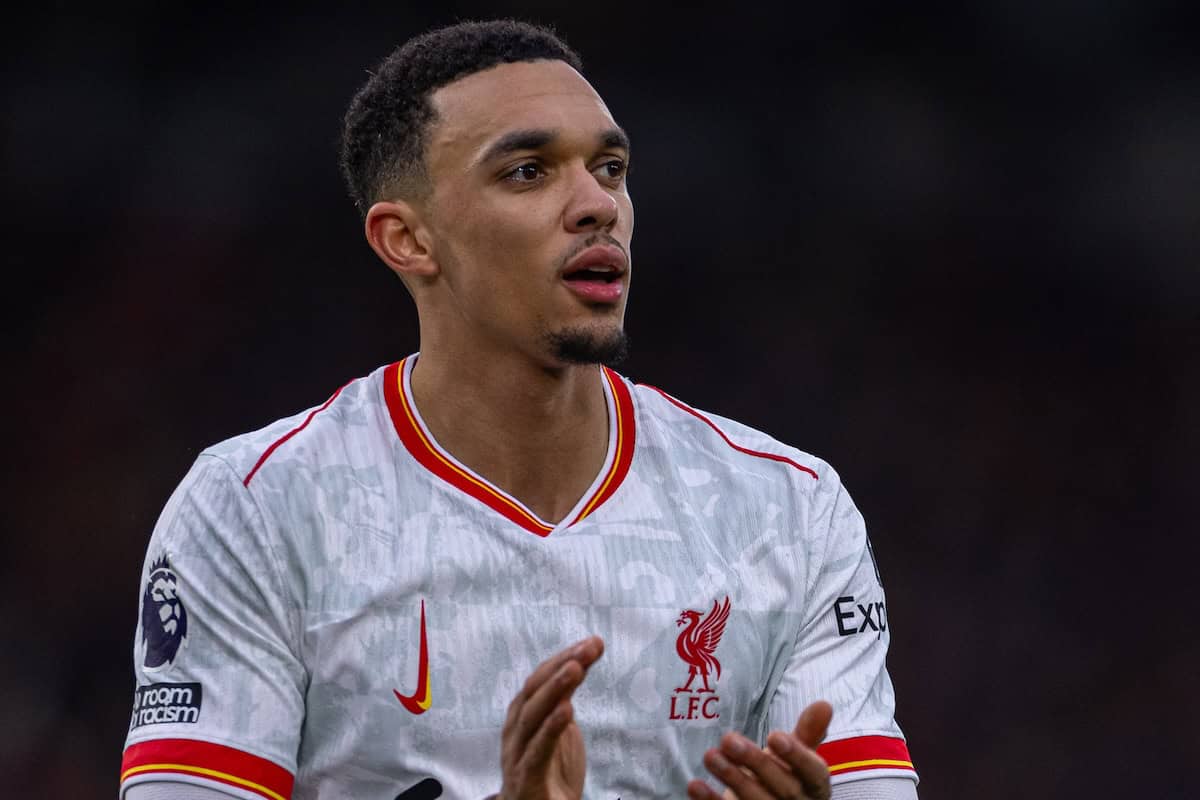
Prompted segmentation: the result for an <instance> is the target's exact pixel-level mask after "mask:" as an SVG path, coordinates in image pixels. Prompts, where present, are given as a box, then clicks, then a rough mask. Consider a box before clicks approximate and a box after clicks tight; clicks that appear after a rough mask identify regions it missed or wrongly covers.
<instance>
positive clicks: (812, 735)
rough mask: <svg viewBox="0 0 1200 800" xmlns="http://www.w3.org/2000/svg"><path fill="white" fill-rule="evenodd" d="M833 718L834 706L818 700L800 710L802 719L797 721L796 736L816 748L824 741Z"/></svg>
mask: <svg viewBox="0 0 1200 800" xmlns="http://www.w3.org/2000/svg"><path fill="white" fill-rule="evenodd" d="M832 719H833V706H831V705H829V703H826V702H825V701H824V700H818V701H817V702H815V703H813V704H812V705H810V706H809V707H808V708H806V709H804V710H803V711H801V712H800V719H799V720H797V721H796V730H795V735H796V738H797V739H799V740H800V741H802V742H804V744H806V745H807V746H809V747H811V748H813V749H814V750H815V749H816V747H817V745H819V744H820V743H821V742H822V741H824V739H825V730H826V729H827V728H828V727H829V722H830V720H832Z"/></svg>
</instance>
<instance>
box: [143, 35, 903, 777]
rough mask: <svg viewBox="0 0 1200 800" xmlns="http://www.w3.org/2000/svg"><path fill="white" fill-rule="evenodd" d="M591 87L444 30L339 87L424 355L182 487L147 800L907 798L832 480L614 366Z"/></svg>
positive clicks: (495, 43)
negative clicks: (350, 92)
mask: <svg viewBox="0 0 1200 800" xmlns="http://www.w3.org/2000/svg"><path fill="white" fill-rule="evenodd" d="M579 68H580V65H579V60H578V57H577V56H576V55H575V54H574V53H573V52H572V51H570V50H569V49H568V48H567V47H566V45H564V44H563V43H562V42H561V41H559V40H558V39H557V38H555V37H554V36H553V35H552V34H550V33H548V32H547V31H544V30H541V29H538V28H534V27H531V26H528V25H524V24H519V23H513V22H493V23H470V24H462V25H457V26H454V27H451V28H446V29H442V30H437V31H433V32H431V33H429V34H426V35H424V36H422V37H419V38H417V39H414V40H412V41H410V42H409V43H408V44H406V45H405V46H404V47H402V48H400V49H399V50H398V51H396V52H395V53H393V54H392V56H390V57H389V58H388V59H387V60H386V61H385V62H384V63H383V64H382V65H381V66H380V68H379V69H378V70H377V71H376V72H375V73H374V75H373V76H372V77H371V79H370V80H369V81H368V82H367V84H366V85H365V86H364V87H363V88H362V89H361V90H360V92H359V93H358V95H357V96H356V97H355V99H354V101H353V102H352V104H351V106H350V110H349V112H348V113H347V116H346V123H345V130H344V132H343V142H344V144H343V167H344V170H345V172H346V175H347V179H348V182H349V184H350V187H351V192H352V194H353V195H354V198H355V200H356V202H357V204H358V206H359V208H360V209H361V210H362V212H363V216H364V223H365V231H366V237H367V241H368V242H369V244H370V246H371V247H372V248H373V249H374V251H375V252H376V254H377V255H378V256H379V257H380V259H382V260H383V262H384V263H385V264H386V265H387V266H388V267H389V268H390V269H392V270H393V271H394V272H395V273H396V274H397V275H398V276H399V277H400V278H401V280H402V281H403V282H404V284H405V286H406V287H407V288H408V290H409V292H410V293H411V294H412V296H413V298H414V300H415V302H416V304H417V309H418V312H419V316H420V335H421V352H420V354H419V355H412V356H409V357H408V358H406V359H404V360H403V361H401V362H398V363H396V364H392V365H390V366H387V367H384V368H381V369H379V370H377V371H376V372H374V373H372V374H371V375H369V376H367V377H365V378H362V379H359V380H356V381H353V382H351V383H350V384H348V385H347V386H345V387H343V388H342V389H341V390H339V391H338V392H337V393H335V395H334V396H333V397H331V398H330V399H329V400H328V401H327V402H326V403H324V404H323V405H321V406H319V407H317V408H314V409H312V410H310V411H308V412H305V413H303V414H300V415H297V416H296V417H293V418H290V419H286V420H282V421H280V422H277V423H275V424H274V425H271V426H268V427H267V428H265V429H263V430H262V431H259V432H257V433H252V434H247V435H245V436H240V437H236V438H234V439H232V440H229V441H227V442H225V443H223V444H220V445H217V446H215V447H213V448H210V449H209V450H207V451H205V452H204V453H203V454H202V455H201V456H200V458H199V459H198V461H197V463H196V465H195V466H194V467H193V468H192V470H191V472H189V474H188V476H187V477H186V478H185V479H184V481H183V483H182V484H181V486H180V487H179V489H178V490H177V491H176V493H175V494H174V495H173V496H172V498H171V500H170V501H169V502H168V504H167V507H166V509H165V510H164V512H163V515H162V517H161V519H160V520H159V523H158V525H157V526H156V529H155V532H154V536H153V537H152V539H151V542H150V546H149V550H148V553H147V559H146V568H145V572H144V575H143V585H144V591H143V596H142V608H141V625H140V626H139V631H138V635H137V639H136V642H135V651H134V658H135V669H136V672H137V682H138V689H137V691H136V694H135V699H134V714H133V718H132V721H131V727H130V733H129V738H128V742H127V748H126V751H125V759H124V764H123V770H122V787H123V791H124V793H125V796H126V797H128V798H129V799H130V800H149V799H150V798H156V797H168V796H169V797H175V798H193V799H195V800H200V799H201V798H210V799H214V798H221V797H225V796H236V797H247V798H263V797H266V798H275V800H279V798H286V797H290V796H294V797H297V798H312V797H354V798H387V799H388V800H391V798H410V799H414V800H415V799H416V798H433V797H437V796H440V795H442V794H444V795H446V796H448V797H455V798H460V797H461V798H481V797H484V796H485V795H491V794H497V793H498V795H499V796H500V797H501V798H504V799H505V800H516V799H517V798H531V799H536V800H542V799H543V798H545V799H546V800H550V799H551V798H554V799H555V800H558V799H559V798H578V797H581V796H585V795H586V796H587V797H596V798H606V799H615V798H618V797H625V798H644V797H682V796H683V795H684V794H685V793H686V794H687V795H688V796H690V797H692V798H695V800H706V799H708V798H716V797H719V796H720V795H718V794H717V790H718V789H720V788H721V787H722V785H723V786H724V787H727V788H726V791H727V792H728V793H729V794H730V796H735V797H738V798H743V800H758V798H775V797H789V798H801V797H803V798H827V797H829V796H830V791H831V789H830V786H831V781H832V784H833V790H832V791H833V797H835V798H839V799H841V798H867V797H872V798H913V797H915V790H914V788H913V787H914V785H915V773H914V771H913V768H912V764H911V761H910V760H909V757H908V753H907V749H906V747H905V744H904V741H903V739H902V738H901V734H900V731H899V728H898V727H897V726H896V724H895V722H894V720H893V718H892V713H893V695H892V689H891V684H890V681H889V679H888V677H887V673H886V671H885V669H884V656H885V654H886V649H887V642H888V636H889V634H888V631H887V625H886V616H885V612H884V601H883V590H882V586H881V585H880V583H879V581H878V573H877V571H876V570H875V567H874V563H873V560H872V556H871V554H870V550H869V546H868V544H867V539H866V533H865V530H864V528H863V525H862V519H861V516H860V515H859V514H858V512H857V511H856V510H855V508H854V506H853V504H852V503H851V502H850V500H849V498H848V496H847V495H846V493H845V491H844V490H843V489H842V488H841V486H840V482H839V480H838V477H837V475H836V473H834V471H833V470H832V469H830V468H829V466H828V465H826V464H824V463H823V462H821V461H819V460H817V459H814V458H812V457H811V456H808V455H805V454H803V453H801V452H799V451H797V450H794V449H791V448H788V447H785V446H783V445H781V444H779V443H777V442H775V441H773V440H771V439H770V438H768V437H766V436H764V435H763V434H761V433H758V432H756V431H754V430H751V429H750V428H746V427H744V426H741V425H738V424H737V423H734V422H732V421H729V420H725V419H721V418H719V417H715V416H711V415H706V414H703V413H701V412H699V411H696V410H694V409H692V408H690V407H689V406H687V405H685V404H683V403H681V402H680V401H678V400H676V399H674V398H672V397H670V396H668V395H666V394H665V393H662V392H659V391H658V390H655V389H652V388H649V387H643V386H635V385H632V384H630V383H629V382H628V381H626V380H625V379H624V378H622V377H620V376H619V375H617V374H616V373H615V372H613V371H611V369H609V368H608V367H607V366H604V365H606V364H611V363H615V362H616V361H617V360H618V359H619V358H620V357H621V355H622V354H623V351H624V349H625V334H624V331H623V326H622V320H623V317H624V311H625V301H626V297H627V292H628V287H629V278H630V261H629V245H630V239H631V235H632V232H633V207H632V204H631V202H630V197H629V193H628V191H627V186H626V180H625V178H626V174H627V171H628V167H629V156H630V148H629V141H628V138H627V137H626V135H625V133H624V132H623V131H622V130H621V128H620V127H619V126H618V125H617V124H616V122H615V121H614V120H613V118H612V116H611V114H610V113H609V111H608V109H607V108H606V107H605V105H604V103H603V102H602V101H601V99H600V97H599V96H598V95H597V94H596V92H595V91H594V90H593V89H592V87H591V86H590V85H589V84H588V83H587V82H586V81H585V80H584V79H583V77H582V76H581V75H580V72H579ZM539 662H540V663H539ZM821 698H826V699H828V700H829V702H828V703H827V702H823V701H822V700H821ZM831 714H832V722H831ZM823 737H827V741H826V742H825V744H820V743H821V741H822V738H823ZM818 745H820V746H819V747H818ZM831 773H832V778H831Z"/></svg>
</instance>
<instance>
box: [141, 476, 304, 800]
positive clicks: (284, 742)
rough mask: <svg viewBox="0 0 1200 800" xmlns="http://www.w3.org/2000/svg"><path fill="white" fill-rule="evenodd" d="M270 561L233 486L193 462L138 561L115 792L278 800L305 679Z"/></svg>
mask: <svg viewBox="0 0 1200 800" xmlns="http://www.w3.org/2000/svg"><path fill="white" fill-rule="evenodd" d="M280 550H281V547H280V545H279V543H277V542H275V541H273V540H272V538H271V532H270V531H269V530H268V528H267V525H266V523H265V522H264V520H263V518H262V516H261V514H260V513H259V510H258V507H257V505H256V503H255V501H254V499H253V498H252V497H251V495H250V494H249V492H248V490H247V489H246V488H245V487H244V486H243V485H242V482H241V480H239V478H238V476H237V475H236V474H234V473H233V471H232V470H231V469H230V468H229V467H228V466H227V465H226V464H225V462H224V461H222V460H220V459H217V458H215V457H213V456H208V455H202V456H201V457H200V458H199V459H198V460H197V462H196V464H195V465H194V466H193V468H192V470H191V471H190V472H189V473H188V475H187V476H186V477H185V478H184V480H183V482H182V483H181V484H180V486H179V488H178V489H177V490H176V492H175V493H174V494H173V495H172V497H171V500H170V501H169V502H168V503H167V507H166V509H165V510H164V511H163V514H162V516H161V517H160V519H159V521H158V524H157V525H156V526H155V531H154V534H153V536H152V537H151V540H150V544H149V547H148V550H147V555H146V563H145V567H144V568H143V572H142V592H141V607H140V614H139V624H138V629H137V634H136V638H135V641H134V675H135V679H136V683H137V689H136V691H135V694H134V711H133V716H132V720H131V724H130V729H129V734H128V738H127V739H126V749H125V754H124V759H123V763H122V775H121V790H122V792H126V791H128V790H129V789H130V788H131V787H134V786H137V785H140V784H143V783H152V782H173V783H174V785H175V786H176V787H177V786H178V785H179V783H180V782H182V783H187V784H190V785H198V786H206V787H208V788H211V789H213V790H215V791H222V790H224V789H225V788H227V787H236V788H237V789H238V790H239V793H244V792H246V791H250V792H251V793H254V794H260V795H262V796H263V797H264V798H267V797H272V796H282V797H288V796H290V794H291V789H292V781H293V775H294V773H295V768H296V750H297V747H298V745H299V738H300V726H301V723H302V721H303V719H304V686H305V684H306V681H307V677H306V675H305V671H304V668H303V666H302V665H301V663H300V660H299V658H298V656H297V655H296V652H297V649H298V648H297V646H296V641H297V639H298V623H297V617H296V611H295V608H296V601H295V599H294V598H292V597H290V596H289V595H288V593H287V590H286V589H285V588H284V582H283V578H282V576H281V574H280V568H279V560H280Z"/></svg>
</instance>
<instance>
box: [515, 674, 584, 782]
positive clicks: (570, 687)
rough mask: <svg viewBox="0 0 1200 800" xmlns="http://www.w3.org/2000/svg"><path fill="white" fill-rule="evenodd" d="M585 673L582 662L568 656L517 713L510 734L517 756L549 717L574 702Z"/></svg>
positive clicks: (516, 756) (519, 756) (518, 756)
mask: <svg viewBox="0 0 1200 800" xmlns="http://www.w3.org/2000/svg"><path fill="white" fill-rule="evenodd" d="M584 675H585V673H584V671H583V667H581V666H579V662H577V661H575V660H574V659H567V660H566V661H565V662H563V664H562V665H561V666H560V667H559V668H558V670H557V671H555V673H554V674H553V675H551V676H550V679H549V680H547V681H545V682H544V683H542V685H541V686H539V687H538V688H537V690H536V691H535V692H534V693H533V694H532V695H530V696H529V698H528V699H527V700H526V701H525V703H524V704H523V705H522V706H521V710H520V711H519V712H518V713H517V719H516V721H515V722H514V724H513V727H512V731H511V732H510V736H509V738H510V740H511V743H512V747H513V748H514V752H513V755H514V757H515V758H517V759H519V758H521V753H523V752H524V751H525V748H526V747H527V746H528V744H529V741H530V739H532V738H533V737H534V735H536V734H537V732H538V729H540V728H541V727H542V725H543V724H544V723H545V721H546V719H547V717H549V716H550V715H551V714H553V713H554V712H555V710H556V709H557V708H558V707H559V705H560V704H561V703H568V704H569V703H570V701H571V696H572V695H573V694H574V693H575V689H576V688H578V686H579V685H580V684H581V683H583V678H584Z"/></svg>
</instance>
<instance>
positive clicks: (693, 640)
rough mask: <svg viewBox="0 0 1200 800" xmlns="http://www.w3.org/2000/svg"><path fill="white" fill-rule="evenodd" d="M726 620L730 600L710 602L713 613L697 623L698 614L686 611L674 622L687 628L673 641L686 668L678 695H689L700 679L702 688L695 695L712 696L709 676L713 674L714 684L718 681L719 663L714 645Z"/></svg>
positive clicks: (722, 631)
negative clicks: (684, 679) (698, 677)
mask: <svg viewBox="0 0 1200 800" xmlns="http://www.w3.org/2000/svg"><path fill="white" fill-rule="evenodd" d="M727 619H729V597H726V598H725V602H724V603H718V602H717V601H716V600H714V601H713V607H712V610H711V611H709V612H708V615H707V616H705V617H704V619H703V620H702V619H700V612H699V611H692V610H691V609H687V610H685V611H684V612H683V613H682V614H680V615H679V619H677V620H676V621H675V624H676V625H687V627H686V628H684V629H683V632H682V633H680V634H679V638H678V639H677V640H676V641H675V651H676V652H678V653H679V657H680V658H682V659H683V660H684V661H686V662H687V664H688V677H687V682H686V683H684V684H683V686H680V687H678V688H677V689H676V690H675V691H677V692H690V691H692V688H691V686H692V682H693V681H694V680H696V676H697V675H699V676H700V680H701V682H702V683H703V686H702V687H701V688H699V689H696V690H695V691H696V692H711V691H713V689H712V687H710V686H709V685H708V675H709V673H710V672H711V673H713V674H714V677H715V679H716V680H720V679H721V662H720V661H718V660H717V657H716V656H715V655H714V653H715V652H716V649H717V645H719V644H720V643H721V634H723V633H725V621H726V620H727Z"/></svg>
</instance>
